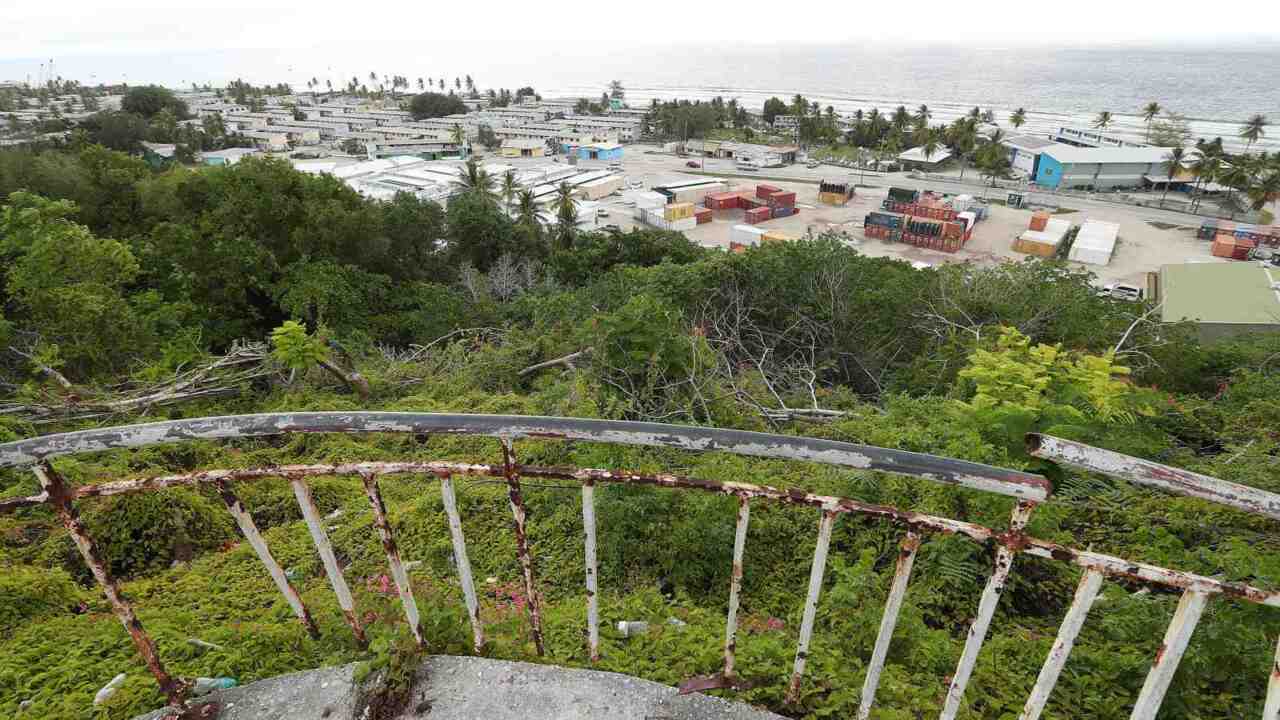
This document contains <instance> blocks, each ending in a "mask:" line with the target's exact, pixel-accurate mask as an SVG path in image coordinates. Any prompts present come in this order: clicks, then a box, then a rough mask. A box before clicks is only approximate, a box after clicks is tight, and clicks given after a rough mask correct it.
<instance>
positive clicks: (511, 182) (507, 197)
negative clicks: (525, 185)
mask: <svg viewBox="0 0 1280 720" xmlns="http://www.w3.org/2000/svg"><path fill="white" fill-rule="evenodd" d="M498 191H499V192H500V193H501V194H502V202H503V205H505V206H506V208H507V212H510V211H511V199H512V198H514V197H515V196H516V193H517V192H519V191H520V184H519V183H517V182H516V172H515V170H508V171H506V172H505V173H503V174H502V185H501V186H500V187H499V190H498Z"/></svg>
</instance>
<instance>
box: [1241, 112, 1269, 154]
mask: <svg viewBox="0 0 1280 720" xmlns="http://www.w3.org/2000/svg"><path fill="white" fill-rule="evenodd" d="M1267 125H1268V123H1267V116H1266V115H1262V114H1258V115H1254V116H1253V117H1251V118H1249V119H1248V120H1246V121H1245V122H1244V124H1243V125H1241V126H1240V137H1241V138H1243V139H1245V140H1248V141H1249V145H1248V146H1247V147H1245V149H1244V151H1245V152H1246V153H1247V152H1249V150H1251V149H1253V144H1254V143H1256V142H1258V140H1260V139H1262V138H1263V137H1264V136H1265V135H1266V134H1267V130H1266V128H1267Z"/></svg>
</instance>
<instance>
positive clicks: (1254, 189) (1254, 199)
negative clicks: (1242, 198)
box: [1248, 170, 1280, 211]
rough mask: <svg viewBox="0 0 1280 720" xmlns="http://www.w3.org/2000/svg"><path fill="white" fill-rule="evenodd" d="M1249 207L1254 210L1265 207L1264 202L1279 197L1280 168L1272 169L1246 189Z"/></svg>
mask: <svg viewBox="0 0 1280 720" xmlns="http://www.w3.org/2000/svg"><path fill="white" fill-rule="evenodd" d="M1248 195H1249V207H1251V208H1253V209H1254V210H1255V211H1257V210H1261V209H1262V208H1264V207H1266V204H1267V203H1269V202H1271V201H1273V200H1275V199H1276V198H1277V197H1280V170H1272V171H1271V172H1269V173H1267V174H1266V176H1264V177H1262V178H1260V179H1259V180H1257V181H1256V182H1255V183H1254V184H1253V185H1252V186H1251V187H1250V188H1249V191H1248Z"/></svg>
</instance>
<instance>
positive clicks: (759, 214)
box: [743, 206, 773, 225]
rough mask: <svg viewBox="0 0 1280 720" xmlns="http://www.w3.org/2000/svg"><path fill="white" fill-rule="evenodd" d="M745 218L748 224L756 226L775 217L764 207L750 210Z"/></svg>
mask: <svg viewBox="0 0 1280 720" xmlns="http://www.w3.org/2000/svg"><path fill="white" fill-rule="evenodd" d="M743 217H744V220H745V221H746V222H747V223H748V224H750V225H755V224H756V223H762V222H764V221H765V220H768V219H769V218H770V217H773V215H772V214H771V211H770V209H769V207H768V206H764V207H758V208H752V209H750V210H748V211H747V212H746V213H745V215H744V216H743Z"/></svg>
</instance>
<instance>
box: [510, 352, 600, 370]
mask: <svg viewBox="0 0 1280 720" xmlns="http://www.w3.org/2000/svg"><path fill="white" fill-rule="evenodd" d="M590 354H591V348H590V347H585V348H583V349H581V350H579V351H578V352H574V353H569V354H568V355H563V356H561V357H558V358H555V359H554V360H547V361H546V362H540V363H538V364H536V365H530V366H529V367H527V368H525V369H523V370H521V371H520V372H519V373H518V374H519V376H520V377H525V376H526V375H531V374H533V373H536V372H538V371H539V370H544V369H546V368H549V367H556V366H563V367H567V368H569V369H573V367H574V365H573V361H574V360H578V359H580V358H583V357H586V356H587V355H590Z"/></svg>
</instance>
